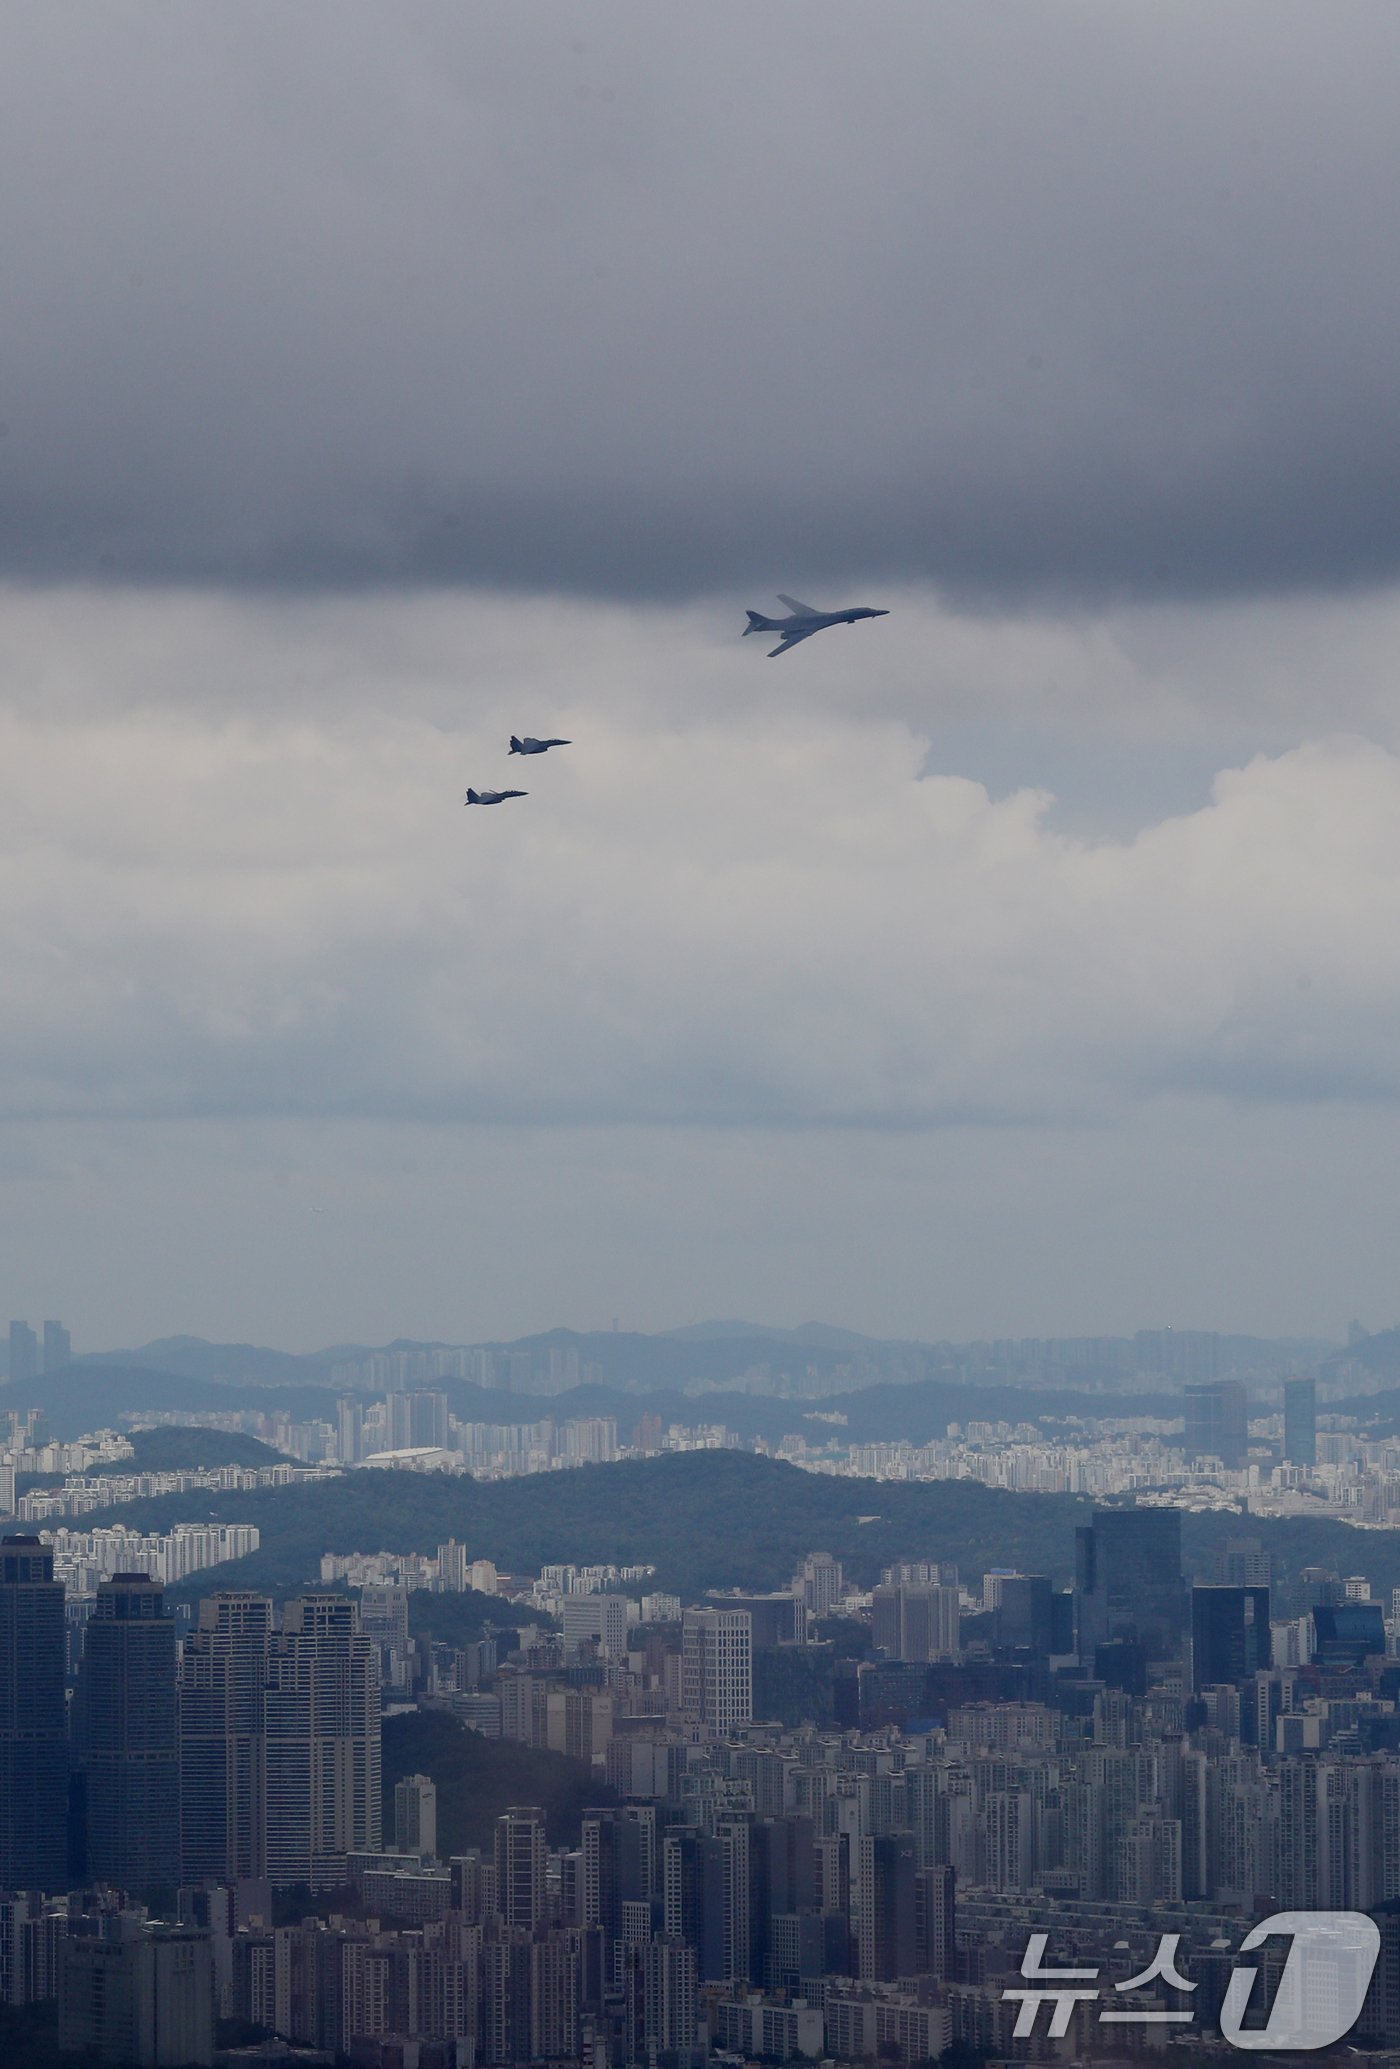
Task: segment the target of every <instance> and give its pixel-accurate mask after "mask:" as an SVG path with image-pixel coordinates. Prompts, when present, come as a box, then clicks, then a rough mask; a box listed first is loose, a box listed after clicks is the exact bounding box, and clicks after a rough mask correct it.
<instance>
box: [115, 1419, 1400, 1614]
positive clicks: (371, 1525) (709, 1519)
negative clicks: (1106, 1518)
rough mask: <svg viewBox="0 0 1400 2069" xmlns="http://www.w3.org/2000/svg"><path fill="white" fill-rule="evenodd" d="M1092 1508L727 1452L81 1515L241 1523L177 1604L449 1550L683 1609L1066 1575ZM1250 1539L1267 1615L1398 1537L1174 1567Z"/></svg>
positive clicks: (1380, 1574)
mask: <svg viewBox="0 0 1400 2069" xmlns="http://www.w3.org/2000/svg"><path fill="white" fill-rule="evenodd" d="M1091 1509H1092V1504H1090V1503H1089V1502H1088V1501H1083V1500H1080V1499H1078V1498H1077V1497H1075V1496H1073V1495H1052V1494H1010V1493H1004V1492H1002V1491H1000V1490H995V1489H991V1488H986V1487H983V1486H981V1485H980V1484H979V1483H977V1482H975V1481H970V1480H934V1481H918V1482H909V1481H879V1480H858V1479H847V1478H844V1477H843V1478H836V1477H834V1476H831V1475H827V1474H816V1473H807V1472H803V1471H801V1470H800V1469H799V1468H798V1467H796V1466H790V1465H786V1464H783V1463H780V1462H779V1461H776V1460H773V1459H767V1458H762V1457H756V1456H754V1455H753V1454H751V1453H746V1452H735V1451H695V1452H680V1453H673V1454H668V1455H667V1456H664V1457H661V1458H654V1459H644V1460H633V1461H628V1462H625V1463H622V1464H618V1465H605V1466H582V1467H578V1468H576V1469H574V1470H571V1471H566V1472H555V1473H542V1474H536V1475H533V1476H531V1477H529V1478H526V1479H518V1480H498V1481H490V1482H479V1481H474V1480H470V1479H466V1478H461V1477H457V1476H452V1475H439V1474H418V1473H402V1472H368V1471H360V1472H355V1473H350V1474H346V1475H344V1476H342V1477H340V1478H338V1479H334V1480H327V1481H321V1482H317V1483H314V1484H312V1485H310V1486H299V1487H289V1488H269V1489H265V1490H261V1491H259V1492H255V1493H247V1494H238V1493H233V1494H221V1495H217V1496H214V1497H211V1498H196V1497H193V1496H190V1495H170V1496H165V1497H162V1498H161V1499H159V1500H156V1501H144V1502H133V1503H128V1504H126V1505H125V1506H124V1507H122V1508H119V1509H112V1510H107V1511H104V1512H103V1513H102V1515H101V1517H100V1518H97V1517H94V1518H90V1519H86V1520H87V1521H88V1522H89V1524H91V1523H92V1522H95V1521H98V1520H100V1521H102V1522H117V1521H129V1522H132V1523H139V1524H140V1525H141V1526H142V1527H143V1528H147V1529H168V1528H169V1527H170V1525H171V1524H172V1523H175V1522H189V1521H197V1520H201V1519H203V1518H204V1517H206V1516H207V1517H209V1518H212V1519H217V1520H220V1521H223V1522H243V1523H256V1524H257V1526H258V1528H259V1529H260V1530H261V1532H262V1536H263V1546H262V1549H261V1550H260V1551H259V1552H258V1553H257V1554H256V1555H255V1556H254V1557H253V1558H251V1559H247V1560H241V1561H239V1562H238V1564H237V1566H236V1567H227V1568H223V1569H213V1570H212V1571H211V1572H210V1573H206V1574H202V1575H199V1576H197V1578H196V1581H195V1583H193V1584H192V1585H193V1588H194V1591H195V1592H201V1593H207V1592H209V1591H210V1590H212V1589H213V1588H216V1587H227V1586H231V1585H236V1586H239V1587H254V1586H256V1587H264V1588H267V1589H268V1590H270V1591H271V1592H273V1593H279V1592H285V1591H288V1590H294V1589H297V1588H300V1587H302V1586H304V1585H305V1584H306V1583H307V1582H308V1581H311V1580H314V1579H315V1577H316V1575H317V1573H318V1572H319V1568H320V1558H321V1554H322V1552H352V1551H362V1552H375V1551H397V1552H432V1551H434V1550H435V1549H436V1547H437V1546H438V1545H439V1544H441V1543H442V1542H443V1541H444V1540H445V1539H447V1538H449V1537H454V1538H456V1539H457V1540H458V1542H459V1543H464V1544H465V1545H466V1546H467V1548H468V1550H469V1552H470V1553H471V1555H472V1556H473V1557H474V1558H476V1557H480V1558H487V1559H492V1560H494V1561H495V1563H496V1565H497V1566H498V1567H499V1568H500V1569H501V1570H502V1571H503V1572H506V1573H531V1574H532V1573H537V1572H538V1571H539V1569H540V1567H541V1566H542V1565H543V1564H545V1563H546V1562H550V1561H556V1560H572V1561H574V1562H575V1563H577V1564H592V1563H595V1562H609V1563H613V1564H616V1565H634V1564H635V1565H640V1564H651V1565H654V1566H655V1567H656V1569H657V1580H656V1585H657V1586H659V1587H663V1588H669V1589H674V1590H675V1591H676V1592H678V1593H680V1594H681V1595H683V1596H685V1597H687V1598H688V1599H694V1598H695V1597H697V1596H698V1595H700V1594H702V1593H703V1592H704V1591H706V1590H707V1589H711V1588H725V1587H750V1588H774V1587H782V1586H785V1585H786V1583H787V1582H788V1580H789V1579H790V1578H791V1576H792V1573H793V1571H794V1568H795V1566H796V1564H797V1562H798V1561H799V1560H800V1559H801V1558H802V1557H803V1555H804V1554H805V1553H807V1552H810V1551H817V1550H823V1551H829V1552H832V1553H834V1554H835V1555H836V1557H838V1558H839V1559H840V1560H841V1561H842V1562H843V1564H844V1565H845V1566H846V1568H847V1570H848V1572H849V1573H850V1575H851V1576H852V1577H853V1578H854V1579H855V1580H856V1581H858V1582H860V1583H862V1584H864V1585H869V1584H870V1583H872V1582H873V1581H875V1580H876V1579H878V1577H879V1574H880V1571H881V1569H882V1568H883V1567H885V1566H888V1565H889V1564H890V1563H891V1562H892V1561H894V1560H896V1559H901V1558H927V1559H934V1558H937V1559H954V1560H956V1561H957V1563H958V1566H959V1568H960V1569H961V1571H962V1574H963V1576H964V1578H965V1579H972V1578H974V1577H975V1576H977V1575H979V1574H981V1573H982V1572H984V1571H985V1570H986V1568H988V1567H989V1566H1014V1567H1019V1568H1020V1569H1021V1570H1022V1571H1023V1572H1033V1573H1049V1574H1051V1575H1052V1576H1053V1577H1054V1579H1055V1580H1056V1582H1057V1583H1058V1584H1060V1585H1066V1584H1068V1582H1069V1581H1070V1580H1071V1579H1072V1578H1073V1572H1074V1530H1075V1526H1076V1524H1079V1523H1082V1522H1085V1521H1087V1520H1088V1517H1089V1515H1090V1513H1091ZM1241 1536H1248V1537H1258V1538H1261V1539H1262V1540H1263V1541H1264V1543H1265V1544H1266V1545H1267V1546H1268V1548H1269V1549H1270V1550H1271V1551H1272V1552H1273V1554H1274V1563H1275V1576H1276V1586H1277V1601H1278V1606H1279V1609H1280V1610H1281V1611H1282V1610H1289V1609H1291V1608H1292V1607H1293V1606H1294V1603H1295V1590H1296V1584H1297V1580H1298V1576H1299V1575H1300V1574H1301V1572H1302V1569H1303V1567H1305V1566H1308V1565H1313V1564H1322V1565H1327V1566H1330V1567H1333V1568H1335V1569H1336V1570H1337V1571H1338V1572H1340V1573H1342V1574H1344V1575H1345V1574H1351V1573H1365V1574H1367V1575H1368V1576H1369V1577H1370V1578H1371V1580H1372V1581H1373V1582H1374V1583H1375V1584H1376V1586H1377V1587H1378V1588H1379V1589H1381V1590H1382V1591H1383V1592H1385V1591H1388V1590H1389V1589H1390V1588H1391V1587H1395V1586H1400V1533H1397V1532H1393V1531H1361V1530H1354V1529H1351V1528H1350V1527H1349V1526H1348V1525H1346V1524H1343V1523H1325V1522H1324V1523H1316V1522H1311V1521H1308V1522H1302V1521H1296V1522H1295V1521H1286V1522H1270V1523H1264V1522H1260V1521H1258V1520H1257V1519H1255V1518H1252V1517H1248V1516H1237V1515H1234V1514H1230V1513H1218V1514H1213V1515H1199V1516H1198V1515H1192V1514H1188V1515H1186V1516H1185V1517H1184V1519H1183V1537H1184V1543H1185V1547H1186V1563H1187V1567H1188V1570H1190V1571H1192V1572H1194V1573H1195V1574H1196V1575H1197V1576H1198V1577H1200V1578H1208V1577H1209V1576H1210V1573H1211V1569H1212V1561H1213V1558H1214V1553H1215V1549H1216V1547H1217V1546H1218V1545H1219V1544H1221V1543H1222V1542H1223V1540H1224V1539H1226V1538H1227V1537H1241Z"/></svg>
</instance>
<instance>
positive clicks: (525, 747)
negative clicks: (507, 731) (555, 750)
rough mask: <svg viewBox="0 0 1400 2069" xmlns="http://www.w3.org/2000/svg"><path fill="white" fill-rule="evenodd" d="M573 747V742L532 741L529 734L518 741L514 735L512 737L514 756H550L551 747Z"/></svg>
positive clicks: (511, 743)
mask: <svg viewBox="0 0 1400 2069" xmlns="http://www.w3.org/2000/svg"><path fill="white" fill-rule="evenodd" d="M572 746H573V742H572V740H532V739H531V738H530V735H529V734H528V733H527V734H526V735H525V738H524V739H523V740H517V739H516V737H515V735H514V733H512V734H511V736H510V752H511V753H512V754H548V752H549V750H550V748H551V747H572Z"/></svg>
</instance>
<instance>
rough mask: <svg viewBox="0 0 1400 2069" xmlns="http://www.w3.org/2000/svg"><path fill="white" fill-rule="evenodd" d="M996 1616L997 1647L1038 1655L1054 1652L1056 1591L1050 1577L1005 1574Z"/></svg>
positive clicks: (998, 1592)
mask: <svg viewBox="0 0 1400 2069" xmlns="http://www.w3.org/2000/svg"><path fill="white" fill-rule="evenodd" d="M995 1615H996V1624H995V1629H996V1640H997V1644H998V1645H1010V1646H1015V1647H1018V1648H1024V1649H1025V1650H1027V1651H1029V1652H1035V1653H1047V1654H1048V1653H1050V1652H1053V1651H1054V1649H1055V1647H1054V1635H1055V1633H1054V1591H1053V1589H1052V1587H1051V1585H1050V1576H1049V1574H1047V1573H1008V1574H1003V1576H1002V1579H1001V1585H1000V1587H999V1589H998V1591H997V1605H996V1612H995Z"/></svg>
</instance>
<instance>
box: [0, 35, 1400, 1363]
mask: <svg viewBox="0 0 1400 2069" xmlns="http://www.w3.org/2000/svg"><path fill="white" fill-rule="evenodd" d="M4 27H5V39H6V61H5V65H4V67H3V70H0V277H3V303H4V316H3V324H0V424H3V433H2V434H0V584H2V585H3V586H0V944H2V945H3V972H4V975H3V984H2V985H0V1116H3V1119H4V1124H5V1125H4V1133H3V1138H0V1303H7V1312H9V1313H14V1314H28V1315H30V1317H31V1319H34V1318H36V1317H41V1316H43V1315H45V1314H56V1315H61V1316H63V1317H65V1318H67V1319H68V1320H69V1321H70V1322H71V1323H72V1326H73V1327H74V1330H75V1334H76V1336H77V1338H78V1341H79V1344H80V1347H87V1348H93V1347H98V1346H103V1345H108V1344H112V1343H116V1342H123V1341H125V1342H135V1341H140V1340H142V1339H143V1338H145V1337H149V1336H153V1335H156V1334H163V1333H166V1332H169V1331H175V1330H185V1329H188V1330H192V1331H196V1332H198V1333H200V1334H205V1335H212V1336H237V1337H252V1338H257V1339H261V1340H265V1341H275V1342H278V1343H282V1344H286V1345H287V1346H289V1347H293V1348H310V1347H312V1346H315V1345H317V1344H320V1343H324V1342H328V1341H332V1340H348V1339H360V1340H366V1341H381V1340H384V1339H386V1338H389V1337H392V1336H395V1335H401V1334H402V1335H412V1336H421V1337H445V1338H455V1339H467V1338H473V1337H487V1336H500V1335H508V1334H513V1333H517V1332H521V1331H525V1330H528V1329H533V1328H538V1327H547V1326H550V1325H552V1324H555V1323H572V1324H574V1325H576V1326H579V1327H597V1326H603V1325H606V1324H607V1323H609V1322H610V1321H611V1320H612V1318H613V1317H617V1318H618V1319H619V1320H620V1321H621V1322H622V1323H623V1325H624V1326H631V1327H638V1328H650V1327H662V1326H666V1325H668V1324H672V1323H679V1322H684V1321H690V1320H694V1319H698V1318H701V1317H704V1316H710V1315H716V1314H733V1313H743V1314H747V1315H750V1316H752V1317H753V1318H755V1319H759V1320H765V1321H772V1322H785V1323H793V1322H798V1321H801V1320H805V1319H809V1318H819V1319H823V1320H828V1321H832V1322H840V1323H846V1324H848V1325H850V1326H854V1327H858V1328H864V1329H868V1330H870V1331H872V1332H874V1333H877V1334H889V1335H894V1334H900V1335H913V1334H920V1335H926V1336H957V1337H961V1336H973V1335H1000V1334H1022V1333H1045V1334H1051V1333H1066V1332H1075V1333H1078V1332H1088V1331H1097V1330H1126V1329H1133V1328H1137V1327H1147V1326H1158V1325H1160V1324H1162V1323H1165V1322H1171V1323H1174V1324H1176V1325H1178V1326H1183V1327H1219V1328H1229V1329H1249V1330H1257V1331H1260V1332H1263V1333H1277V1334H1282V1333H1286V1332H1292V1331H1306V1332H1310V1333H1330V1334H1339V1333H1340V1332H1341V1329H1342V1327H1343V1325H1344V1323H1345V1321H1346V1320H1347V1318H1348V1317H1349V1316H1350V1315H1353V1314H1357V1315H1360V1316H1361V1317H1362V1319H1364V1320H1366V1321H1368V1322H1370V1323H1371V1324H1372V1325H1373V1326H1380V1325H1381V1324H1383V1323H1387V1322H1389V1321H1392V1320H1393V1319H1394V1318H1395V1315H1396V1313H1397V1312H1400V1290H1393V1289H1394V1288H1395V1279H1396V1273H1395V1259H1396V1255H1397V1248H1398V1247H1400V1195H1398V1194H1397V1185H1396V1180H1395V1177H1394V1173H1395V1171H1396V1169H1397V1168H1400V699H1398V698H1397V689H1396V682H1395V656H1396V654H1397V652H1398V651H1400V410H1398V409H1397V402H1396V393H1395V340H1396V337H1397V335H1400V271H1398V270H1397V266H1396V262H1395V251H1396V248H1397V243H1398V242H1400V235H1398V233H1400V222H1397V215H1400V207H1398V206H1397V199H1396V197H1397V194H1398V193H1400V128H1398V127H1397V125H1396V122H1395V119H1394V109H1395V105H1396V97H1397V90H1398V89H1400V13H1397V11H1396V10H1395V8H1394V7H1393V6H1392V5H1390V4H1387V0H1377V4H1375V5H1360V4H1357V5H1347V6H1344V7H1341V8H1338V9H1320V8H1317V7H1316V6H1314V5H1306V6H1305V5H1301V4H1300V5H1290V4H1287V0H1283V4H1280V0H1270V4H1268V5H1267V6H1266V5H1262V4H1261V5H1258V6H1254V5H1251V4H1248V0H1237V4H1235V5H1233V6H1231V7H1230V8H1229V9H1221V8H1219V7H1218V5H1213V6H1204V5H1201V6H1196V5H1191V4H1182V5H1178V6H1175V7H1173V8H1170V9H1165V8H1161V9H1151V10H1149V9H1137V8H1133V9H1129V8H1123V7H1121V6H1120V5H1116V4H1114V0H1096V4H1089V0H1085V4H1077V0H1059V4H1057V5H1056V6H1054V7H1032V6H1016V5H1007V6H1003V7H998V8H974V7H963V6H954V5H952V4H948V5H932V6H931V5H929V4H928V0H909V4H907V5H906V4H903V0H882V4H881V5H880V6H879V7H878V8H863V9H856V8H852V7H850V6H848V5H838V4H836V0H757V4H755V0H744V4H743V5H742V6H741V5H738V4H732V5H731V4H728V0H708V4H707V5H706V6H704V7H703V8H692V9H680V8H676V9H668V8H663V9H658V8H657V7H656V6H655V5H654V4H645V5H644V4H641V0H635V4H630V0H629V4H624V0H590V4H588V5H586V6H585V5H581V4H580V5H576V6H570V7H566V6H561V5H556V4H551V0H532V4H531V5H530V6H528V7H522V6H520V5H519V4H518V0H510V4H506V0H502V4H499V5H490V4H482V0H477V4H474V5H473V6H471V7H470V8H465V7H462V6H461V5H460V4H458V0H452V4H450V5H448V4H444V5H414V4H400V5H397V6H394V7H389V6H387V5H377V6H374V7H364V6H361V5H358V4H355V0H334V4H330V0H326V4H318V0H301V4H299V5H298V6H297V7H296V8H294V9H289V8H286V7H284V6H282V5H280V4H273V0H267V4H261V0H242V4H240V6H238V7H237V8H232V7H229V8H222V9H191V8H188V7H186V6H183V5H176V4H173V0H172V4H169V5H166V4H155V0H148V4H143V5H133V6H127V5H122V4H119V0H111V4H108V5H106V6H104V8H103V9H101V10H100V11H99V10H68V9H38V8H27V7H22V6H11V7H7V8H5V9H4ZM779 588H781V589H783V590H787V591H790V592H794V593H796V594H797V595H799V596H804V597H809V598H811V600H813V601H814V602H816V603H817V604H819V605H825V604H844V603H851V602H861V603H867V602H868V603H872V604H879V605H883V606H888V607H889V608H890V611H891V615H890V616H889V617H888V618H883V619H880V620H878V621H875V622H874V623H871V624H864V625H860V626H857V627H852V628H840V629H838V630H836V631H833V632H831V633H828V634H825V635H823V636H822V637H821V638H820V639H819V640H814V641H812V642H811V643H810V644H808V645H806V646H804V647H802V648H801V649H800V650H799V651H798V652H796V653H795V654H793V655H791V656H790V657H786V658H784V659H783V660H782V661H780V662H771V663H770V662H769V661H767V660H766V659H765V658H764V645H763V644H760V643H759V642H757V641H754V640H748V641H744V642H740V640H739V638H738V632H739V628H740V627H741V626H742V624H743V610H744V607H745V606H753V607H757V608H760V609H765V608H776V604H775V600H774V592H775V591H776V590H777V589H779ZM512 731H517V732H518V731H535V732H550V733H561V734H566V735H568V736H569V737H570V738H571V739H572V741H573V743H574V744H573V745H572V746H571V747H569V748H567V749H563V750H560V751H559V752H558V753H556V754H553V755H551V756H549V757H548V758H547V759H545V760H536V761H531V762H529V763H528V764H525V765H524V767H525V774H524V775H517V774H516V772H517V771H519V770H520V768H521V766H522V765H521V764H520V763H519V762H507V760H506V757H505V754H504V747H505V744H506V739H507V737H508V735H509V734H510V732H512ZM508 778H509V779H511V780H513V781H518V782H520V783H521V784H522V785H523V787H525V788H526V789H528V790H529V792H530V793H531V794H530V796H529V797H528V798H527V799H523V800H521V801H519V802H518V803H512V804H510V805H507V806H503V807H501V808H500V810H498V811H492V812H470V813H464V812H463V811H462V809H461V799H462V796H463V794H464V791H465V788H466V785H467V784H468V783H473V784H476V785H478V786H481V785H493V784H497V783H500V782H503V781H505V780H506V779H508ZM313 1209H322V1210H324V1211H322V1212H315V1213H313Z"/></svg>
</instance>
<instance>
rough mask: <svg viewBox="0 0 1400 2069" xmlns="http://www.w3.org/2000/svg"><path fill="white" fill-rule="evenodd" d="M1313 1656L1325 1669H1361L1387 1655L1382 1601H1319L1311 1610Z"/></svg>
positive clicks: (1317, 1663) (1316, 1662)
mask: <svg viewBox="0 0 1400 2069" xmlns="http://www.w3.org/2000/svg"><path fill="white" fill-rule="evenodd" d="M1310 1614H1311V1617H1312V1656H1313V1660H1314V1662H1315V1664H1316V1665H1318V1666H1319V1667H1323V1668H1331V1669H1337V1668H1351V1669H1353V1670H1359V1669H1360V1668H1361V1666H1362V1665H1363V1664H1364V1663H1365V1661H1367V1660H1368V1659H1374V1658H1376V1657H1378V1656H1382V1655H1384V1652H1385V1616H1384V1612H1383V1611H1382V1609H1381V1605H1380V1603H1379V1602H1334V1603H1325V1604H1320V1605H1319V1606H1318V1607H1316V1608H1315V1609H1313V1610H1312V1611H1311V1612H1310Z"/></svg>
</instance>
